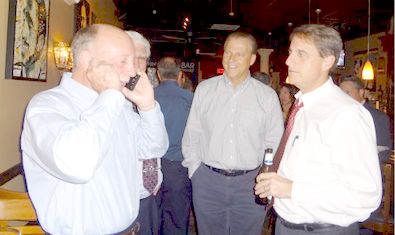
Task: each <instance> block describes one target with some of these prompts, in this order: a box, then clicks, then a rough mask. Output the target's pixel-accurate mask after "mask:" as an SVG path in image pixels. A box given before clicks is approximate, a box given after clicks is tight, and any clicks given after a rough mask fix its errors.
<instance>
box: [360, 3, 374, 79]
mask: <svg viewBox="0 0 395 235" xmlns="http://www.w3.org/2000/svg"><path fill="white" fill-rule="evenodd" d="M366 40H367V41H368V48H367V53H366V62H365V64H364V66H363V69H362V79H363V80H366V82H367V81H368V80H373V79H374V71H373V65H372V63H371V62H370V60H369V50H370V0H368V36H367V38H366Z"/></svg>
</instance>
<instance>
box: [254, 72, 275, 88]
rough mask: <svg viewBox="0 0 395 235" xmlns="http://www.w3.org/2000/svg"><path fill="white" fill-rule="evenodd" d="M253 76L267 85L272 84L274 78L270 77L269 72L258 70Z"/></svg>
mask: <svg viewBox="0 0 395 235" xmlns="http://www.w3.org/2000/svg"><path fill="white" fill-rule="evenodd" d="M252 77H253V78H255V79H256V80H258V81H260V82H262V83H263V84H265V85H268V86H270V87H271V86H272V78H271V77H270V75H269V74H267V73H265V72H259V71H256V72H254V73H253V74H252Z"/></svg>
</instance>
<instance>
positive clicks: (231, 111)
mask: <svg viewBox="0 0 395 235" xmlns="http://www.w3.org/2000/svg"><path fill="white" fill-rule="evenodd" d="M256 50H257V44H256V40H255V38H254V37H253V36H252V35H250V34H247V33H243V32H234V33H232V34H230V35H229V36H228V38H227V39H226V41H225V45H224V54H223V59H222V64H223V66H224V70H225V73H224V75H220V76H217V77H213V78H210V79H208V80H205V81H203V82H201V83H200V84H199V86H198V87H197V89H196V92H195V95H194V99H193V102H192V107H191V111H190V114H189V117H188V121H187V126H186V129H185V131H184V136H183V140H182V152H183V155H184V158H185V160H184V161H183V163H182V164H183V165H184V166H185V167H187V168H188V174H189V177H190V178H191V180H192V194H193V204H194V209H195V214H196V219H197V226H198V231H199V233H200V234H206V235H211V234H220V235H226V234H251V235H255V234H257V235H258V234H260V233H261V229H262V225H263V221H264V217H265V210H264V207H262V206H260V205H258V204H256V203H255V197H254V194H253V191H252V190H253V186H254V184H255V176H256V175H257V173H258V168H259V166H260V164H261V162H262V159H263V154H264V151H265V149H266V148H273V150H274V151H275V150H276V149H277V146H278V144H279V142H280V138H281V135H282V133H283V118H282V113H281V107H280V103H279V101H278V97H277V95H276V93H275V92H274V90H273V89H271V88H270V87H268V86H267V85H265V84H263V83H261V82H259V81H257V80H255V79H253V78H252V77H251V75H250V71H249V68H250V66H251V65H252V64H253V63H254V62H255V59H256Z"/></svg>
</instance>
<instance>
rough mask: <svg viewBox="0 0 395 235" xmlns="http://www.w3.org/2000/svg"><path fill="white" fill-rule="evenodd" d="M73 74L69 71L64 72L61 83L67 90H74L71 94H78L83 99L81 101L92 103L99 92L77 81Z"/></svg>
mask: <svg viewBox="0 0 395 235" xmlns="http://www.w3.org/2000/svg"><path fill="white" fill-rule="evenodd" d="M72 77H73V74H72V73H69V72H65V73H63V76H62V81H61V82H60V85H61V86H62V87H64V88H65V89H66V90H69V91H72V92H71V94H72V95H73V94H78V96H79V97H80V98H82V99H81V102H83V103H89V104H92V102H94V101H95V100H96V99H97V97H98V96H99V94H98V93H97V92H96V91H94V90H92V89H91V88H89V87H87V86H84V85H82V84H81V83H79V82H77V81H76V80H74V79H73V78H72Z"/></svg>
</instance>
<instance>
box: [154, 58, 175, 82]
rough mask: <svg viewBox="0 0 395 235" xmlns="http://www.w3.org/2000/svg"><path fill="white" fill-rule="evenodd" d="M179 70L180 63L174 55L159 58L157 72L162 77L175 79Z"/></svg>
mask: <svg viewBox="0 0 395 235" xmlns="http://www.w3.org/2000/svg"><path fill="white" fill-rule="evenodd" d="M180 72H181V68H180V64H179V63H178V61H177V60H176V59H175V58H174V57H163V58H161V59H160V60H159V62H158V73H159V75H160V77H161V78H162V79H172V80H177V78H178V75H179V74H180Z"/></svg>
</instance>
